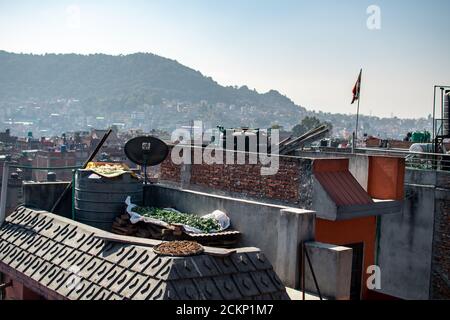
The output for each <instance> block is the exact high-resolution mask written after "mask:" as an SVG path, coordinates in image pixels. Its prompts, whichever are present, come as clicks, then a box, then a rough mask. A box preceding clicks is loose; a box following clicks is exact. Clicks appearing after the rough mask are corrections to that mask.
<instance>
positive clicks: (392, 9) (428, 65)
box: [0, 0, 450, 118]
mask: <svg viewBox="0 0 450 320" xmlns="http://www.w3.org/2000/svg"><path fill="white" fill-rule="evenodd" d="M371 6H372V8H373V6H376V8H379V10H380V11H379V18H380V21H379V28H375V29H373V28H372V29H371V28H368V19H371V18H373V14H374V12H373V11H370V10H369V11H368V8H369V7H371ZM448 12H450V2H449V1H443V0H435V1H429V2H426V1H406V0H398V1H386V0H379V1H356V0H348V1H339V2H338V1H320V2H318V1H291V0H287V1H264V2H261V1H256V0H249V1H236V0H227V1H224V0H220V1H200V0H194V1H181V0H170V1H138V0H136V1H127V2H123V1H96V2H92V1H83V0H80V1H65V0H63V1H51V0H43V1H31V0H24V1H0V50H5V51H9V52H15V53H35V54H44V53H81V54H89V53H106V54H114V55H119V54H129V53H135V52H150V53H154V54H158V55H161V56H163V57H166V58H170V59H174V60H177V61H178V62H180V63H181V64H183V65H186V66H189V67H191V68H193V69H196V70H199V71H200V72H202V74H204V75H206V76H209V77H212V78H213V79H214V80H216V81H218V82H219V83H220V84H222V85H238V86H241V85H247V86H248V87H249V88H250V89H253V88H255V89H256V90H257V91H258V92H266V91H268V90H270V89H275V90H278V91H280V92H281V93H282V94H285V95H287V96H288V97H289V98H291V99H292V100H293V101H294V102H295V103H296V104H298V105H301V106H303V107H305V108H307V109H309V110H317V111H323V112H332V113H346V114H349V113H354V112H355V107H354V106H351V105H350V101H351V89H352V87H353V84H354V82H355V80H356V77H357V75H358V72H359V69H360V68H363V82H362V92H361V113H362V114H366V115H369V114H372V115H376V116H387V117H389V116H398V117H404V118H412V117H426V116H428V114H430V113H431V111H432V110H431V107H432V98H433V95H432V86H433V85H434V84H440V83H441V82H442V83H444V82H445V80H446V76H448V71H449V70H450V60H449V59H448V53H449V52H450V44H449V43H448V41H447V39H446V37H445V35H444V33H445V32H447V31H448V30H449V29H450V23H449V20H448V19H446V18H445V17H446V15H447V14H448Z"/></svg>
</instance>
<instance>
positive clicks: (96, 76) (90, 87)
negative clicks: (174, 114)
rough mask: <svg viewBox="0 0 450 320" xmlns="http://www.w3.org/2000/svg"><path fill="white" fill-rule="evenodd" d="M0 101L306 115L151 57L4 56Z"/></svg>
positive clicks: (278, 98) (280, 99)
mask: <svg viewBox="0 0 450 320" xmlns="http://www.w3.org/2000/svg"><path fill="white" fill-rule="evenodd" d="M0 70H1V72H0V100H3V99H11V98H15V99H29V98H39V99H42V100H46V99H53V98H77V99H87V98H97V99H110V98H113V97H114V98H123V97H126V96H130V95H134V96H140V95H141V96H143V101H144V102H148V103H155V102H156V103H157V102H159V101H160V100H161V99H167V100H178V101H180V102H190V103H195V102H199V101H202V100H206V101H207V102H208V103H211V104H215V103H225V104H234V105H237V106H245V105H248V106H255V107H257V108H282V109H285V110H288V112H289V113H291V112H293V113H297V114H296V115H297V116H299V115H300V113H302V112H304V111H305V109H304V108H301V107H299V106H296V105H295V104H294V103H293V102H292V101H291V100H290V99H289V98H287V97H286V96H283V95H281V94H280V93H279V92H277V91H275V90H271V91H269V92H267V93H264V94H259V93H257V92H256V91H253V90H250V89H248V88H247V87H246V86H243V87H241V88H236V87H224V86H221V85H219V84H218V83H217V82H215V81H214V80H212V79H211V78H209V77H205V76H203V75H202V74H201V73H200V72H199V71H196V70H193V69H191V68H188V67H186V66H184V65H182V64H180V63H178V62H177V61H174V60H170V59H166V58H163V57H160V56H157V55H154V54H149V53H136V54H130V55H123V56H110V55H105V54H92V55H78V54H45V55H33V54H14V53H8V52H5V51H0Z"/></svg>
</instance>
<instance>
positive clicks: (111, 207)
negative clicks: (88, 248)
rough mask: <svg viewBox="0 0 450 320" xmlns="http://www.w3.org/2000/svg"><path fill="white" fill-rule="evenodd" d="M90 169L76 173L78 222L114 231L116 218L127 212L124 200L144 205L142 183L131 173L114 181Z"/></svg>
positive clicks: (76, 215) (76, 212)
mask: <svg viewBox="0 0 450 320" xmlns="http://www.w3.org/2000/svg"><path fill="white" fill-rule="evenodd" d="M92 174H93V172H92V171H91V170H77V172H76V174H75V199H74V201H75V220H77V221H79V222H82V223H84V224H87V225H90V226H92V227H96V228H99V229H102V230H105V231H111V228H112V224H113V222H114V220H115V219H116V217H117V216H119V215H121V214H122V213H125V208H126V205H125V199H126V198H127V196H130V197H131V202H133V203H135V204H137V205H142V200H143V192H144V191H143V184H142V181H140V180H139V179H137V178H135V177H133V176H132V175H131V173H125V174H122V175H121V176H119V177H115V178H103V177H101V178H97V177H99V176H97V175H94V176H93V177H96V178H92V177H91V175H92Z"/></svg>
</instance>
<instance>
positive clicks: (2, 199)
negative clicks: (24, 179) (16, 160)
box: [0, 160, 9, 226]
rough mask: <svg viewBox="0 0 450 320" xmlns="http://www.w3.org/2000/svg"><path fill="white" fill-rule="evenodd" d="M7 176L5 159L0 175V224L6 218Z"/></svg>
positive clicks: (7, 170)
mask: <svg viewBox="0 0 450 320" xmlns="http://www.w3.org/2000/svg"><path fill="white" fill-rule="evenodd" d="M8 176H9V163H8V161H6V160H5V162H4V163H3V175H2V191H1V194H0V226H1V225H3V222H5V219H6V198H7V196H8Z"/></svg>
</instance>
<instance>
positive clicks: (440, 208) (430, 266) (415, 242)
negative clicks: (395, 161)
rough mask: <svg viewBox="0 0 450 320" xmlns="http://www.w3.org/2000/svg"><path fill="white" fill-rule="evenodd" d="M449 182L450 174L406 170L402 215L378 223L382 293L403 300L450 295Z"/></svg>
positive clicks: (385, 218)
mask: <svg viewBox="0 0 450 320" xmlns="http://www.w3.org/2000/svg"><path fill="white" fill-rule="evenodd" d="M449 181H450V173H447V172H439V171H438V172H436V171H424V170H412V169H408V170H407V171H406V174H405V198H406V199H405V204H404V207H403V211H402V213H401V214H394V215H387V216H383V217H382V218H381V219H380V221H379V223H380V230H379V235H380V238H379V250H378V265H379V266H380V268H381V273H382V276H381V290H380V292H382V293H385V294H389V295H393V296H396V297H399V298H403V299H430V298H431V299H436V298H447V299H448V298H450V294H449V292H450V285H449V282H448V274H449V271H448V270H449V269H450V262H449V259H448V256H449V250H450V249H449V248H450V241H449V240H448V236H447V237H446V236H445V234H446V233H445V232H446V231H445V230H448V226H449V224H450V221H449V220H448V215H447V211H450V205H449V206H448V207H449V210H446V208H447V206H446V203H448V204H450V187H449V185H450V183H449ZM446 217H447V218H446ZM446 259H447V260H446ZM446 277H447V279H446Z"/></svg>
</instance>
